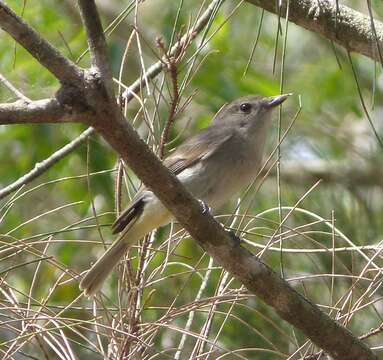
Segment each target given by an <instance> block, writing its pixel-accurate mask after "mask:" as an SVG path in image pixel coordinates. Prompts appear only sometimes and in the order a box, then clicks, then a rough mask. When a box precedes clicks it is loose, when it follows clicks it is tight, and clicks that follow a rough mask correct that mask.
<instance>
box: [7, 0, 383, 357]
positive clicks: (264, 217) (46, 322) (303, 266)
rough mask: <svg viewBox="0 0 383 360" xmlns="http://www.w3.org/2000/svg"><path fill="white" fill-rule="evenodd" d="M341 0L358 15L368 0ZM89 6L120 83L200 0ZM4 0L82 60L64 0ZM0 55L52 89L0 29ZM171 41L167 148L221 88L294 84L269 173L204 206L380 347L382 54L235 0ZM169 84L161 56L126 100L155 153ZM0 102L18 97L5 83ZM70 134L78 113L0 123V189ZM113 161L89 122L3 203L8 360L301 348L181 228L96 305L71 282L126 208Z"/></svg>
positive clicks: (71, 10)
mask: <svg viewBox="0 0 383 360" xmlns="http://www.w3.org/2000/svg"><path fill="white" fill-rule="evenodd" d="M341 3H342V4H345V5H348V6H350V7H352V8H354V9H355V10H358V11H361V12H363V13H364V14H368V7H367V3H366V2H360V1H351V0H350V1H342V2H341ZM97 4H98V6H99V10H100V13H101V16H102V20H103V24H104V28H106V29H107V31H106V33H107V38H108V43H109V55H110V59H111V65H112V68H113V73H114V76H115V78H116V91H119V93H120V94H121V93H122V92H123V91H124V89H126V86H129V85H131V84H132V83H133V82H134V81H135V80H136V79H140V77H143V76H144V71H143V69H144V68H148V67H149V66H150V65H151V64H153V63H154V62H157V61H158V60H159V59H160V58H161V57H162V56H163V55H164V51H166V50H167V49H168V48H169V47H170V45H171V44H174V42H175V41H176V40H177V39H178V38H179V37H180V36H182V35H183V34H184V33H185V32H187V31H188V30H189V29H190V27H191V26H193V24H195V22H196V19H198V18H199V17H200V16H201V14H202V13H203V12H204V11H205V10H206V7H207V4H206V2H204V1H193V2H192V1H176V2H169V1H165V0H157V1H145V2H142V3H140V4H139V5H138V6H136V4H135V2H134V1H133V2H129V1H117V0H114V1H111V0H108V1H106V0H105V1H104V0H100V1H98V2H97ZM8 5H9V6H10V7H11V8H12V9H13V10H14V11H15V12H16V13H17V14H19V15H22V17H23V18H24V19H25V20H26V21H27V22H28V23H29V24H30V25H32V26H33V27H34V28H35V29H36V30H37V31H39V32H40V33H41V34H42V36H44V37H45V38H46V39H48V40H49V41H50V42H51V43H52V44H54V45H55V46H56V47H57V48H59V49H60V51H62V53H63V54H65V56H67V57H68V58H70V59H71V60H73V61H78V62H79V64H80V65H81V66H84V67H86V66H88V65H89V56H88V53H87V52H86V49H87V43H86V36H85V32H84V29H83V27H82V24H81V20H80V17H79V12H78V10H77V8H76V6H75V5H74V2H73V1H71V0H65V1H52V0H49V1H48V0H42V1H39V2H21V1H15V0H10V1H8ZM372 10H373V14H374V16H375V18H376V19H377V20H381V19H382V18H383V4H382V3H381V2H380V1H377V0H376V1H372ZM278 28H279V29H280V31H279V33H278ZM159 43H160V46H159V45H158V44H159ZM161 44H162V45H161ZM0 54H1V65H0V73H1V74H2V75H4V76H5V77H6V78H7V79H8V80H9V81H10V82H11V83H12V84H13V85H14V86H15V87H17V88H18V89H19V90H21V91H22V92H23V93H24V94H25V95H26V96H27V97H29V98H31V99H41V98H45V97H49V96H51V95H52V94H54V93H55V91H56V90H57V89H58V87H59V84H58V82H57V81H56V80H55V79H54V77H53V76H52V75H51V74H50V73H49V72H48V71H46V70H45V69H44V68H42V67H41V66H40V65H39V64H38V63H37V62H36V61H35V60H34V59H33V58H32V57H31V56H30V55H29V54H28V53H26V51H25V50H24V49H23V48H21V46H19V45H16V44H15V42H14V41H13V40H11V38H10V37H9V36H8V35H7V34H5V33H4V32H1V33H0ZM182 55H183V56H182V58H180V59H179V61H177V62H176V65H175V66H176V69H177V76H176V80H177V83H178V92H179V102H178V107H177V112H176V116H175V123H174V125H173V126H172V127H171V131H170V134H169V139H168V144H167V145H166V146H165V148H164V152H165V156H166V153H169V152H170V151H171V149H173V148H174V147H176V146H177V145H178V144H180V143H181V142H182V141H183V139H185V138H187V137H188V136H189V135H190V134H193V133H195V132H196V131H197V130H198V129H201V128H204V127H206V126H207V125H208V124H209V122H210V120H211V119H212V117H213V116H214V114H215V112H216V111H218V109H219V108H220V107H221V106H222V105H223V104H224V103H226V102H229V101H232V100H234V99H235V98H237V97H240V96H243V95H248V94H261V95H265V96H271V95H276V94H279V93H293V94H294V95H293V96H292V97H290V98H289V99H288V101H287V102H286V103H285V104H284V105H283V108H282V110H281V112H279V113H278V112H277V111H276V112H275V114H274V115H275V116H274V126H273V129H272V133H271V134H270V137H269V141H268V147H267V149H268V151H267V154H268V155H270V154H271V158H270V160H269V161H268V162H267V165H266V167H265V171H264V172H263V173H262V174H260V176H259V177H258V181H257V182H256V183H255V184H254V185H253V186H252V187H251V188H250V189H249V190H248V191H247V192H244V193H243V194H242V195H241V197H240V198H239V199H233V201H232V203H230V204H227V206H226V207H225V208H224V209H222V210H221V211H220V212H219V213H218V214H217V216H218V219H219V220H220V221H221V222H223V223H224V224H225V225H226V226H227V227H228V228H231V229H234V230H238V231H239V233H240V234H241V236H242V237H243V238H244V239H245V241H246V242H247V245H246V246H248V247H249V249H251V250H252V251H253V252H254V253H258V254H260V255H261V256H262V259H263V260H264V261H265V262H266V263H267V264H268V265H269V266H271V267H272V268H273V269H274V270H275V271H276V272H278V273H280V274H281V275H282V276H283V277H284V278H285V279H286V280H289V281H290V283H291V285H292V286H294V287H295V288H296V289H297V290H298V291H299V292H301V293H302V294H304V295H305V296H306V297H307V298H309V299H310V300H312V301H313V302H316V303H318V304H319V305H320V306H321V308H322V310H324V311H326V312H327V313H329V314H331V316H332V317H334V318H337V319H338V320H339V321H340V322H341V323H343V324H344V325H346V326H348V327H349V328H350V329H351V330H352V331H353V332H354V334H355V335H357V336H365V337H366V341H367V342H368V344H369V345H370V346H372V347H374V348H375V349H376V350H377V351H379V350H382V349H383V342H382V338H381V335H380V336H379V335H376V336H372V335H371V334H370V335H369V334H368V333H369V331H370V330H371V329H378V328H379V326H381V324H382V318H381V313H382V295H383V293H382V290H381V289H380V282H381V279H382V277H381V266H382V260H381V255H380V251H381V245H380V242H381V240H382V233H383V221H382V219H383V208H382V203H383V197H382V195H383V169H382V166H383V158H382V147H383V145H382V144H383V143H382V140H380V139H382V138H383V121H382V111H383V108H382V106H383V101H382V86H383V79H382V76H381V64H379V63H374V62H373V61H372V60H371V59H368V58H366V57H364V56H362V55H357V54H351V56H349V55H348V54H347V52H346V51H345V50H344V49H343V48H340V47H338V46H337V45H335V44H333V43H331V42H329V41H328V40H326V39H324V38H322V37H320V36H319V35H316V34H314V33H311V32H309V31H307V30H305V29H303V28H300V27H297V26H295V25H294V24H292V23H289V24H286V22H285V20H284V19H280V21H279V23H278V17H277V16H275V15H273V14H270V13H267V12H263V11H262V9H260V8H258V7H256V6H254V5H251V4H247V3H240V2H236V1H227V2H225V3H224V4H222V6H220V7H219V9H217V11H216V13H215V14H214V17H212V19H211V21H210V22H209V25H208V27H207V30H206V31H202V32H201V33H200V34H198V35H197V37H196V39H195V40H194V41H193V42H192V43H191V44H190V46H189V47H188V48H187V49H186V50H185V53H184V54H182ZM122 64H123V66H122ZM172 76H173V77H172ZM118 79H119V81H118ZM172 80H174V75H172V74H171V72H170V71H167V70H165V71H163V72H162V73H161V74H160V75H158V76H157V77H156V78H155V79H153V80H148V83H149V87H148V88H145V89H144V88H142V89H141V90H140V91H139V92H138V95H137V96H138V98H139V100H138V99H133V100H132V101H130V102H129V104H127V106H126V108H125V109H124V111H126V114H127V119H128V121H130V122H131V123H134V126H135V127H136V129H137V131H138V132H139V133H140V135H141V136H142V137H143V138H144V139H145V140H146V141H147V143H148V144H149V145H150V146H151V148H152V149H153V150H154V151H156V152H157V153H159V149H160V138H161V133H162V130H163V128H164V126H165V124H166V122H167V120H168V117H169V111H170V108H171V104H172V101H173V100H174V86H173V81H172ZM0 98H1V101H2V102H12V101H15V100H17V98H16V96H15V95H14V93H12V92H11V91H9V90H8V89H7V87H5V86H2V85H1V84H0ZM363 104H364V106H363ZM364 107H365V108H364ZM105 121H108V119H105ZM84 130H85V128H84V127H83V126H81V125H78V124H63V125H17V126H0V189H1V188H4V187H6V186H7V185H9V184H10V183H12V182H14V181H15V180H17V179H18V178H19V177H21V176H22V175H24V174H25V173H26V172H28V171H30V170H31V169H32V168H33V167H34V166H35V164H36V163H39V162H41V161H42V160H44V159H46V158H48V157H49V156H50V155H51V154H52V153H53V152H55V151H57V150H58V149H60V148H61V147H63V146H64V145H66V144H67V143H68V142H70V141H71V140H73V139H75V138H76V137H77V136H78V135H79V134H80V133H81V132H82V131H84ZM281 138H283V140H282V141H280V140H281ZM278 144H280V146H279V147H278V148H277V145H278ZM268 157H269V156H266V158H268ZM278 159H279V168H278ZM117 169H119V171H118V170H117ZM122 169H123V165H122V164H121V162H119V159H118V158H117V157H116V154H115V153H114V152H113V151H112V150H111V149H110V148H109V147H108V146H107V145H106V144H105V142H104V141H103V140H102V139H101V138H99V137H98V136H95V135H93V136H91V137H90V138H89V139H88V141H85V142H83V143H82V144H81V145H80V146H79V147H77V149H76V150H74V151H73V152H71V153H70V154H68V155H67V156H66V157H65V158H64V159H62V160H61V161H59V162H58V163H57V164H55V165H54V167H52V168H51V169H50V170H49V171H47V172H45V173H44V174H42V175H41V176H40V177H38V178H37V179H36V180H34V181H33V182H31V183H29V184H27V185H26V186H24V187H23V188H22V189H20V190H18V191H17V192H13V193H12V194H10V195H8V196H7V197H5V198H3V199H2V200H0V240H1V244H0V279H1V282H0V349H1V351H2V352H3V355H4V356H5V358H7V356H8V357H9V358H15V359H24V358H27V359H36V358H38V359H43V358H46V359H50V358H63V359H72V358H74V359H102V358H103V357H104V356H106V355H105V354H109V356H110V357H111V358H128V357H129V356H130V358H132V359H136V358H137V359H139V358H142V359H167V358H172V359H173V358H176V359H189V358H190V359H197V358H203V359H221V358H224V359H237V358H241V359H279V358H282V359H286V358H289V359H299V358H304V356H305V355H307V354H311V353H313V352H314V353H315V352H316V351H318V349H315V347H314V346H313V345H312V344H311V343H310V342H308V341H307V339H306V338H305V337H304V336H302V334H300V333H299V332H297V331H295V330H294V329H293V328H292V327H291V326H289V325H288V323H285V322H283V321H281V320H280V318H279V317H278V315H277V314H275V312H274V311H273V310H272V309H270V308H269V307H267V306H265V305H264V304H263V303H262V302H260V301H258V299H257V298H256V297H255V296H253V295H251V294H248V293H247V291H246V289H244V288H242V287H241V285H240V284H239V283H238V282H236V281H235V280H234V279H233V278H232V277H231V276H230V275H229V274H227V273H226V272H224V271H222V269H220V268H218V267H216V266H215V264H214V262H212V260H211V259H209V257H208V256H207V255H205V254H204V253H203V251H202V249H200V248H199V247H198V245H196V244H195V243H194V241H193V240H192V239H190V238H189V237H188V235H187V234H185V233H184V232H183V231H182V229H181V228H180V227H179V226H178V225H177V224H175V225H172V226H168V227H165V228H163V229H159V230H158V231H157V232H156V233H155V234H153V235H152V236H151V237H149V238H147V239H146V240H144V241H143V242H142V243H141V244H138V246H137V248H135V249H133V250H132V251H131V252H130V254H129V256H128V258H127V261H125V262H124V265H123V266H121V268H120V269H119V271H116V272H115V274H114V275H113V276H112V278H110V279H108V281H107V282H106V284H105V285H104V287H103V295H100V297H99V298H98V299H97V301H92V300H88V299H86V298H84V297H83V296H81V294H80V291H79V289H78V276H79V275H80V274H81V273H82V272H84V271H85V270H87V269H88V268H89V266H90V264H91V263H92V262H94V261H95V260H96V259H97V257H98V256H99V255H100V254H101V253H102V252H103V251H104V244H110V243H111V242H112V241H113V236H112V235H111V231H110V224H111V223H112V222H113V221H114V219H115V217H116V206H117V208H118V207H122V208H123V207H124V206H125V205H126V204H127V203H128V202H129V199H130V198H131V197H132V196H133V195H134V193H135V191H136V190H137V188H138V187H139V185H140V182H139V180H138V179H137V178H136V177H135V176H134V174H132V172H131V171H130V170H129V169H128V168H125V171H123V170H122ZM320 179H321V181H320V182H319V183H318V180H320ZM116 184H120V185H121V186H118V187H117V189H118V191H117V190H116ZM116 191H117V195H118V196H116ZM116 204H117V205H116ZM377 334H379V332H378V333H377ZM124 356H125V357H124Z"/></svg>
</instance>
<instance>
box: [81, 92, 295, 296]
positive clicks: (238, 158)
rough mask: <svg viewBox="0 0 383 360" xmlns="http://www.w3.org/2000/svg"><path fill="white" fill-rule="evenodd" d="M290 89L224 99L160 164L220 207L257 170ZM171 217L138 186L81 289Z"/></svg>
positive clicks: (98, 281)
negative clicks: (113, 238)
mask: <svg viewBox="0 0 383 360" xmlns="http://www.w3.org/2000/svg"><path fill="white" fill-rule="evenodd" d="M289 95H290V94H286V95H279V96H272V97H262V96H246V97H242V98H240V99H237V100H235V101H233V102H232V103H230V104H226V105H224V106H223V107H222V108H221V110H220V111H219V112H218V113H217V114H216V115H215V117H214V119H213V121H212V123H211V124H210V126H209V127H207V128H206V129H203V130H202V131H200V132H199V133H197V134H195V135H194V136H192V137H191V138H189V139H188V140H186V141H185V142H184V143H183V144H182V145H181V146H179V147H178V148H177V150H175V151H174V152H172V153H171V154H170V156H169V157H168V158H166V159H165V161H164V164H165V166H167V167H168V168H169V170H170V171H172V172H173V173H174V174H176V175H177V177H178V179H179V180H180V181H181V182H182V183H183V184H184V185H185V186H186V188H187V189H188V190H189V191H190V192H191V193H192V194H193V195H194V196H195V197H196V198H198V199H200V200H202V201H203V202H204V203H207V204H208V205H209V206H210V207H211V208H212V209H217V208H219V207H221V206H222V205H223V204H224V203H226V202H227V201H228V200H230V199H231V198H232V197H233V196H234V195H235V194H236V193H238V192H239V191H240V190H241V189H243V188H244V187H245V186H246V185H248V184H249V183H250V182H251V181H252V180H253V179H254V178H255V176H256V175H257V173H258V171H259V170H260V167H261V164H262V158H263V153H264V145H265V141H266V136H267V130H268V128H269V127H270V124H271V112H272V110H273V109H274V108H276V107H277V106H278V105H280V104H281V103H282V102H283V101H285V100H286V99H287V97H288V96H289ZM172 220H173V216H172V214H171V213H170V212H169V211H168V210H167V209H166V208H165V206H164V205H162V203H161V202H160V201H159V200H158V198H157V197H156V196H155V195H154V194H153V192H152V191H150V190H149V189H147V188H145V187H143V188H142V189H141V190H140V191H139V192H138V193H137V194H136V196H135V197H134V199H133V200H132V202H131V203H130V205H129V206H128V208H127V209H126V210H125V211H123V212H122V213H121V215H120V216H119V218H118V219H117V220H116V222H115V223H114V224H113V226H112V230H113V233H114V234H116V233H120V235H119V236H118V238H117V239H116V241H115V242H114V243H113V245H111V247H110V248H109V249H108V250H107V251H106V252H105V253H104V254H103V255H102V256H101V258H99V259H98V260H97V262H96V263H95V264H94V265H93V266H92V268H91V269H90V270H89V271H88V272H87V274H86V275H85V276H84V278H83V279H82V280H81V282H80V289H81V290H83V291H84V293H85V295H87V296H92V295H94V294H95V293H96V292H97V291H98V290H99V289H100V288H101V286H102V283H103V282H104V280H105V279H106V278H107V276H108V275H109V274H110V273H111V272H112V270H113V268H114V267H115V265H116V264H117V263H118V262H119V260H120V259H121V258H122V257H123V255H124V254H125V253H126V251H127V250H128V249H129V248H130V247H131V246H132V245H133V244H135V243H136V242H137V241H138V240H139V239H141V238H142V237H143V236H145V235H146V234H147V233H149V232H150V231H152V230H154V229H156V228H157V227H159V226H162V225H165V224H168V223H169V222H171V221H172Z"/></svg>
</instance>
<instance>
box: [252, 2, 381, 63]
mask: <svg viewBox="0 0 383 360" xmlns="http://www.w3.org/2000/svg"><path fill="white" fill-rule="evenodd" d="M246 1H247V2H249V3H251V4H253V5H256V6H259V7H261V8H262V9H265V10H267V11H269V12H272V13H274V14H277V15H278V14H280V16H282V17H285V16H286V6H287V3H288V1H287V0H283V1H281V3H282V5H281V8H280V9H279V8H278V4H279V3H280V2H279V1H270V0H246ZM336 3H337V2H335V1H330V0H289V4H290V10H289V20H290V21H292V22H293V23H295V24H297V25H299V26H301V27H303V28H305V29H307V30H310V31H312V32H314V33H316V34H319V35H322V36H323V37H325V38H327V39H328V40H331V41H333V42H335V43H337V44H338V45H340V46H342V47H344V48H345V49H346V50H348V51H350V52H357V53H360V54H363V55H365V56H367V57H369V58H371V59H373V60H375V61H379V62H380V56H379V51H378V47H377V46H379V48H380V49H381V48H382V47H383V23H381V22H379V21H376V20H375V21H374V26H375V29H374V30H375V31H374V32H373V31H372V29H371V19H370V17H369V16H367V15H364V14H362V13H360V12H358V11H356V10H353V9H351V8H349V7H347V6H345V5H340V4H338V6H337V4H336ZM337 10H338V11H337Z"/></svg>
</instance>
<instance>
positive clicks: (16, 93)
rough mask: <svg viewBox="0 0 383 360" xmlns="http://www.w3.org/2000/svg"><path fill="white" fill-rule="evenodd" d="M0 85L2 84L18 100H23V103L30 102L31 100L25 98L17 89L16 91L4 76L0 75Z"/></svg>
mask: <svg viewBox="0 0 383 360" xmlns="http://www.w3.org/2000/svg"><path fill="white" fill-rule="evenodd" d="M0 83H2V84H4V86H5V87H6V88H7V89H8V90H10V91H12V92H13V93H14V94H15V95H16V96H17V97H18V98H19V99H20V100H23V101H25V102H30V101H31V99H29V98H27V97H26V96H25V95H24V94H23V93H22V92H21V91H20V90H19V89H17V88H16V87H15V86H13V84H11V83H10V82H9V81H8V80H7V79H6V77H5V76H3V75H2V74H0Z"/></svg>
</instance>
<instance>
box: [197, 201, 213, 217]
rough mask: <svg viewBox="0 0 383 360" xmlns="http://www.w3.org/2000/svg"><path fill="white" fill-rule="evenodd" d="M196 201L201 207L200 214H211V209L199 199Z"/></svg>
mask: <svg viewBox="0 0 383 360" xmlns="http://www.w3.org/2000/svg"><path fill="white" fill-rule="evenodd" d="M198 201H199V203H200V204H201V205H202V214H211V207H210V206H209V205H208V204H206V203H205V202H204V201H203V200H201V199H198Z"/></svg>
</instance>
